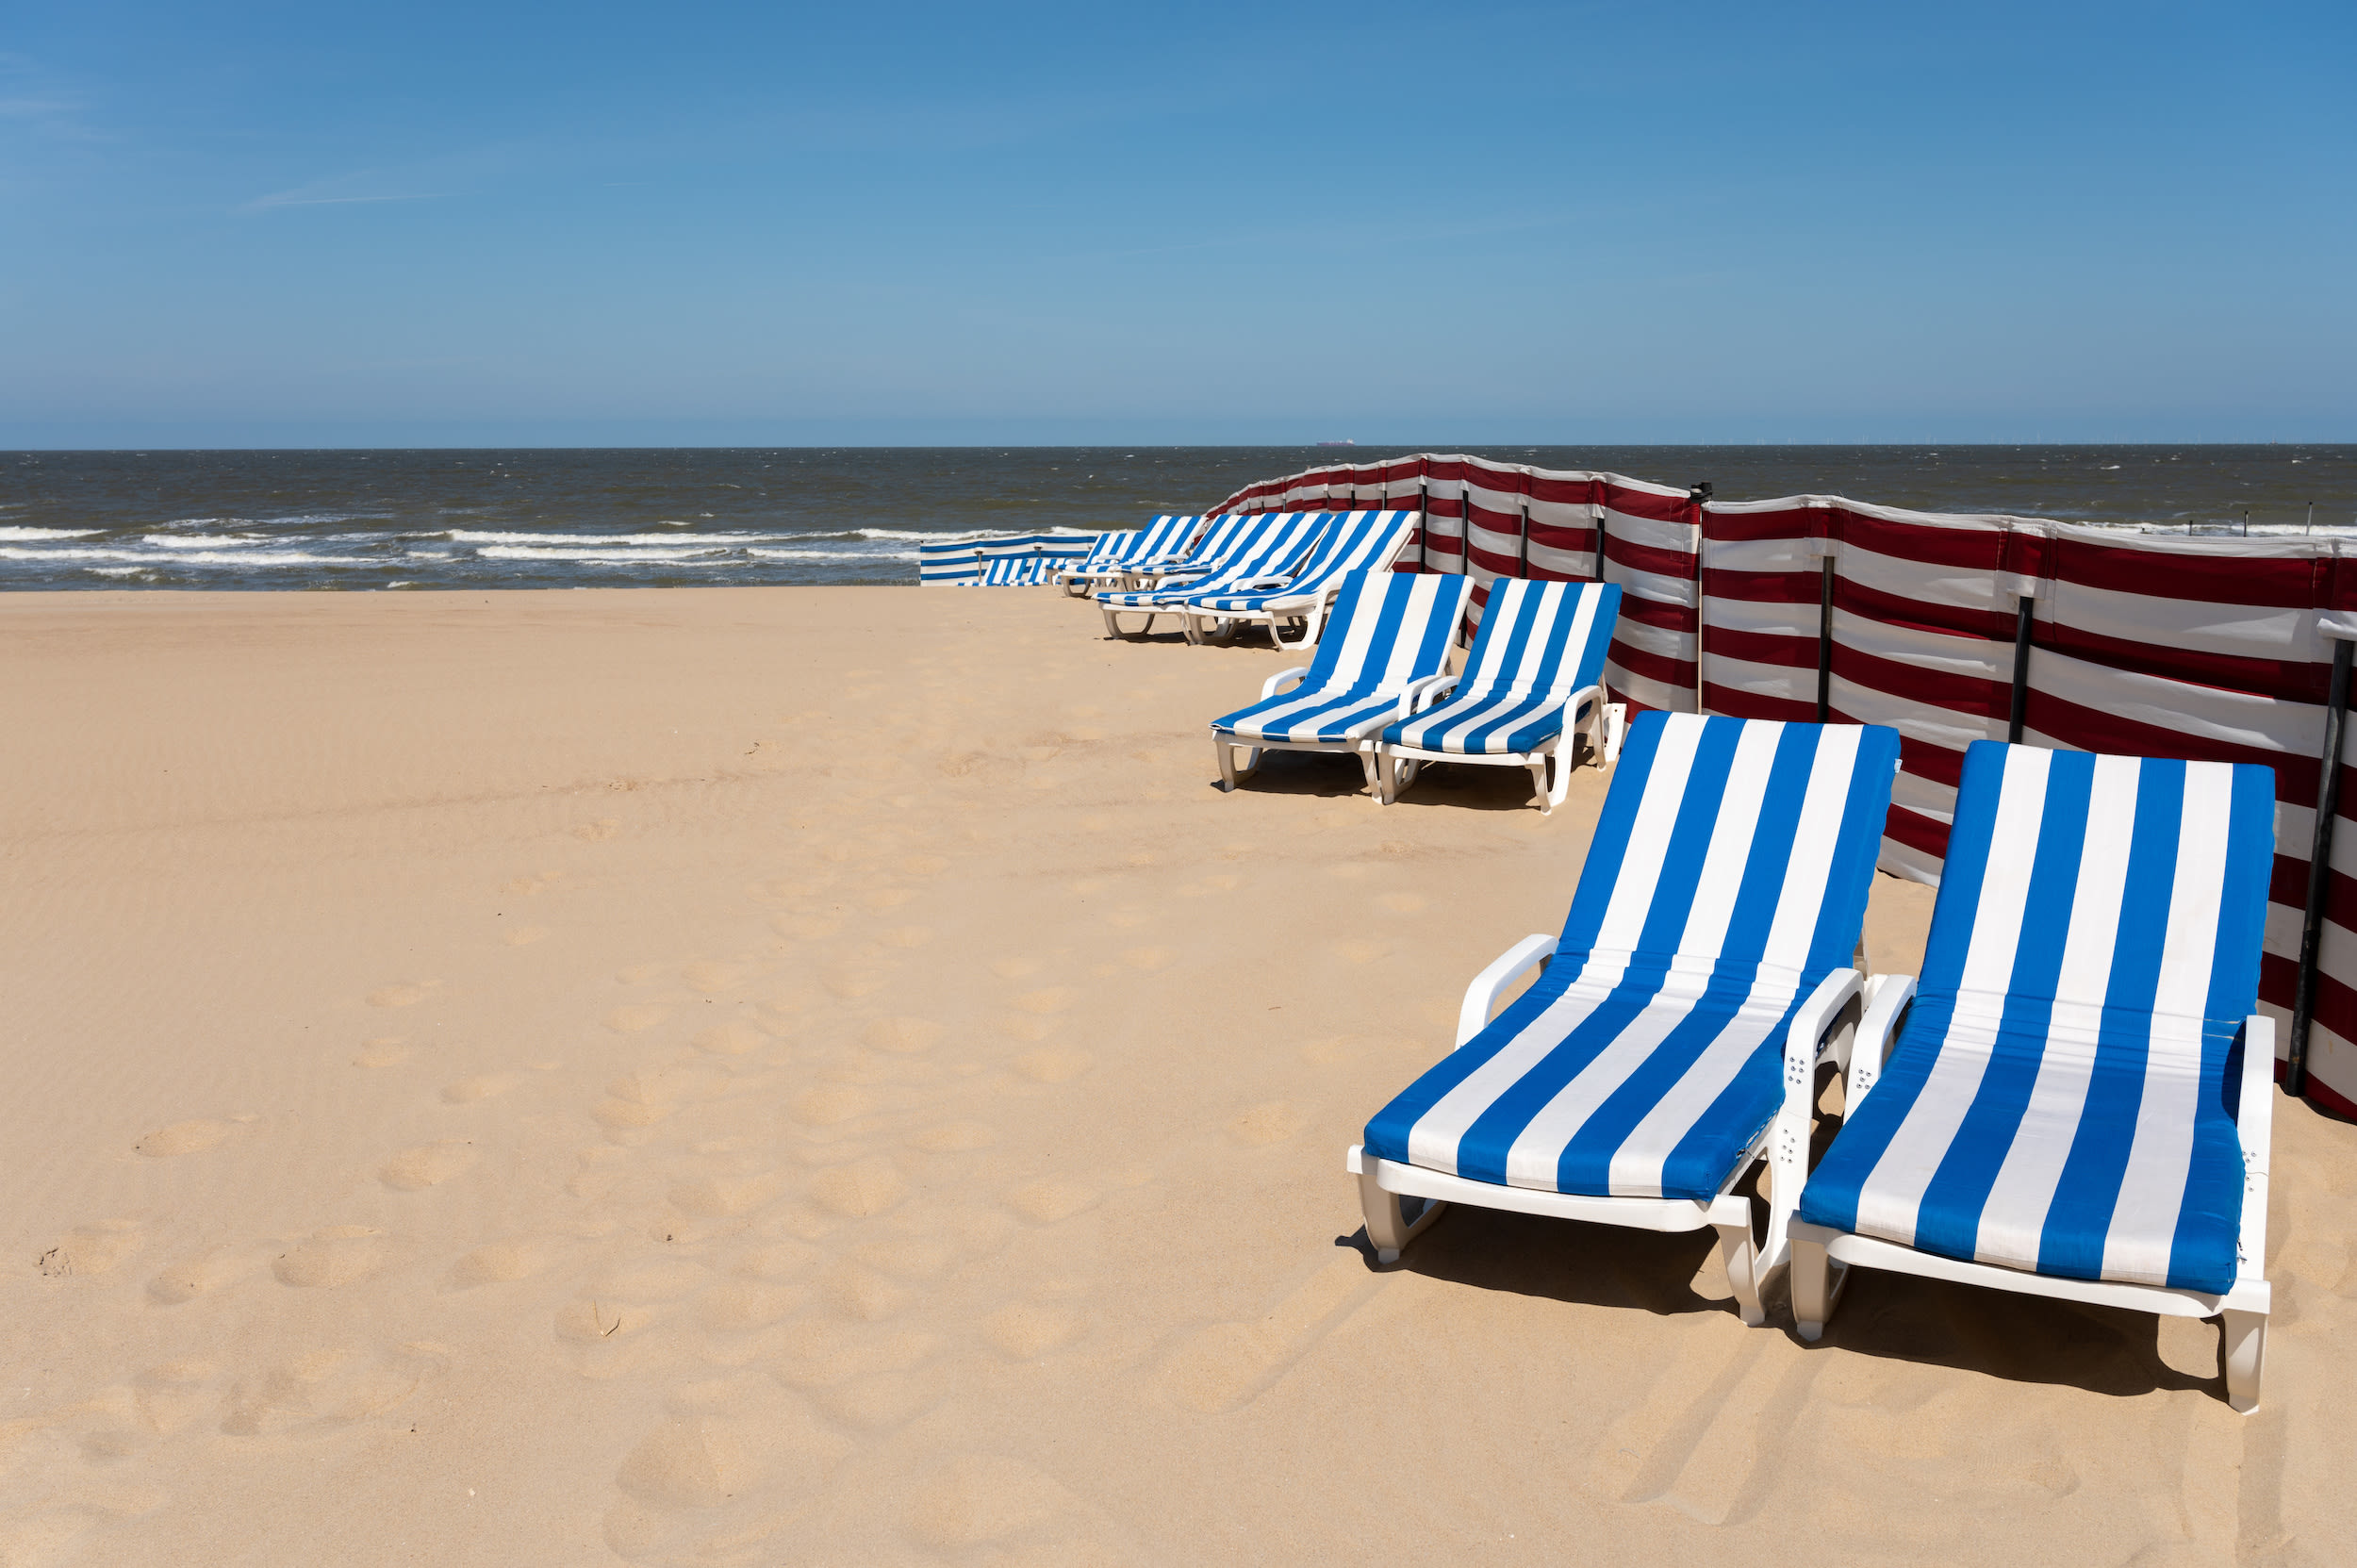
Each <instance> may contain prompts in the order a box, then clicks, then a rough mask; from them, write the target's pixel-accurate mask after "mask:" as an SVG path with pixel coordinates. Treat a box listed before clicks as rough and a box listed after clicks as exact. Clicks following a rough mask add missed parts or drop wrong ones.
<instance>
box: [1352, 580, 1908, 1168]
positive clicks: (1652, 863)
mask: <svg viewBox="0 0 2357 1568" xmlns="http://www.w3.org/2000/svg"><path fill="white" fill-rule="evenodd" d="M1495 603H1496V602H1495V601H1494V600H1493V601H1492V614H1494V613H1495ZM1898 761H1899V736H1898V734H1897V732H1895V731H1892V730H1888V729H1885V728H1883V727H1881V726H1879V725H1876V726H1857V725H1847V724H1844V725H1816V724H1780V723H1775V722H1772V721H1770V720H1765V719H1739V718H1697V717H1695V716H1693V715H1690V714H1675V715H1671V714H1662V713H1657V712H1655V713H1646V714H1643V715H1641V716H1640V717H1639V718H1638V720H1637V722H1636V723H1635V724H1634V725H1633V726H1631V728H1630V732H1629V741H1628V747H1627V750H1626V751H1624V752H1623V753H1622V755H1621V762H1620V767H1619V769H1618V771H1616V772H1615V773H1614V774H1613V777H1612V787H1611V789H1610V791H1609V792H1608V793H1607V795H1606V797H1605V804H1604V814H1603V817H1602V818H1601V819H1600V820H1599V821H1598V823H1597V826H1596V834H1595V839H1594V842H1593V844H1592V846H1591V848H1590V850H1589V852H1588V862H1587V864H1586V865H1585V866H1584V867H1581V869H1580V875H1579V889H1578V891H1577V892H1576V893H1575V894H1574V896H1573V899H1572V912H1571V917H1570V918H1569V919H1568V920H1567V921H1566V922H1565V923H1564V928H1563V935H1562V939H1561V942H1560V944H1559V946H1558V949H1557V950H1556V956H1555V958H1554V960H1553V962H1552V963H1551V964H1549V966H1547V970H1546V972H1545V973H1544V974H1543V975H1541V977H1540V979H1539V980H1538V982H1536V983H1535V984H1533V985H1532V986H1531V987H1530V989H1529V990H1527V991H1525V993H1524V994H1523V995H1522V996H1521V997H1520V998H1518V999H1515V1000H1514V1002H1513V1003H1511V1004H1510V1005H1509V1006H1508V1008H1507V1009H1506V1011H1505V1012H1503V1013H1501V1014H1499V1015H1498V1016H1497V1017H1496V1018H1495V1019H1494V1020H1492V1022H1491V1024H1490V1025H1489V1027H1488V1028H1486V1029H1484V1030H1483V1031H1482V1032H1480V1033H1478V1034H1476V1035H1475V1036H1474V1037H1473V1038H1472V1039H1471V1040H1469V1041H1467V1042H1466V1043H1465V1044H1464V1045H1462V1046H1460V1047H1459V1048H1457V1049H1456V1050H1455V1051H1453V1052H1452V1053H1450V1054H1449V1056H1447V1057H1446V1058H1445V1059H1443V1060H1442V1062H1441V1064H1440V1065H1438V1066H1436V1067H1434V1068H1433V1069H1432V1070H1431V1071H1430V1072H1427V1073H1426V1074H1425V1075H1424V1076H1423V1077H1422V1078H1420V1079H1418V1080H1417V1081H1415V1082H1414V1083H1413V1084H1411V1085H1410V1086H1409V1089H1408V1091H1407V1092H1406V1093H1405V1094H1403V1095H1401V1096H1400V1097H1399V1098H1397V1099H1395V1100H1393V1101H1392V1103H1391V1104H1390V1105H1388V1106H1386V1107H1384V1109H1383V1110H1382V1111H1381V1112H1380V1113H1379V1114H1377V1115H1376V1118H1375V1119H1374V1120H1373V1121H1371V1122H1369V1123H1368V1124H1367V1136H1366V1145H1367V1147H1368V1149H1369V1150H1370V1151H1371V1152H1373V1153H1375V1154H1377V1155H1380V1156H1381V1157H1382V1158H1384V1159H1386V1160H1393V1161H1398V1162H1401V1163H1404V1164H1415V1165H1421V1166H1423V1167H1425V1168H1426V1169H1427V1170H1437V1171H1444V1172H1448V1173H1450V1174H1453V1175H1457V1176H1463V1177H1468V1178H1471V1179H1473V1180H1479V1181H1493V1182H1499V1183H1503V1184H1504V1185H1507V1186H1510V1187H1526V1188H1531V1189H1535V1190H1538V1191H1541V1192H1563V1193H1584V1194H1589V1195H1593V1196H1601V1197H1680V1198H1693V1199H1696V1200H1698V1201H1699V1200H1706V1199H1708V1198H1709V1197H1712V1196H1713V1195H1715V1194H1716V1193H1717V1192H1718V1191H1719V1190H1720V1188H1721V1187H1722V1185H1723V1184H1724V1183H1725V1181H1726V1180H1727V1179H1728V1177H1730V1176H1731V1175H1733V1174H1734V1172H1735V1166H1736V1163H1737V1162H1738V1161H1739V1160H1740V1159H1741V1158H1742V1156H1743V1153H1744V1151H1745V1150H1746V1149H1748V1148H1749V1147H1751V1145H1752V1143H1753V1140H1754V1139H1755V1138H1756V1137H1757V1136H1758V1134H1759V1131H1760V1130H1761V1129H1762V1128H1764V1127H1766V1126H1767V1125H1768V1122H1769V1119H1770V1117H1772V1115H1773V1114H1775V1110H1776V1106H1777V1103H1778V1101H1779V1099H1780V1098H1781V1097H1782V1093H1783V1072H1782V1066H1781V1063H1782V1056H1783V1049H1784V1036H1785V1032H1786V1030H1787V1028H1788V1026H1789V1024H1790V1021H1791V1018H1792V1015H1793V1014H1794V1013H1795V1012H1796V1011H1797V1010H1798V1009H1799V1007H1800V1005H1801V1003H1802V1002H1803V1001H1805V1000H1806V999H1807V998H1808V995H1809V993H1810V992H1811V991H1812V990H1814V989H1815V988H1816V986H1817V984H1818V982H1820V981H1821V980H1822V979H1823V978H1824V977H1825V976H1826V975H1828V974H1830V973H1832V972H1833V971H1834V970H1836V969H1838V968H1842V967H1844V966H1847V965H1848V964H1849V962H1850V955H1851V953H1852V950H1853V949H1854V948H1855V946H1856V944H1857V938H1858V932H1859V928H1860V927H1861V926H1862V925H1863V923H1864V921H1865V918H1866V894H1867V887H1868V884H1869V883H1870V882H1871V879H1872V876H1873V871H1874V857H1875V854H1876V852H1877V850H1878V849H1879V848H1880V845H1881V839H1882V831H1883V817H1884V816H1885V814H1886V813H1887V811H1888V809H1889V804H1890V783H1891V775H1892V773H1893V772H1894V771H1895V770H1896V769H1897V767H1898Z"/></svg>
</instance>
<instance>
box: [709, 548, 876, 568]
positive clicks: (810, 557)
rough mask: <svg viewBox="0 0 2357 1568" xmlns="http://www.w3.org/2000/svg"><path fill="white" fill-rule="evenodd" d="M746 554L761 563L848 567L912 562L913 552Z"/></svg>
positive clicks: (769, 552)
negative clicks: (826, 563) (819, 563)
mask: <svg viewBox="0 0 2357 1568" xmlns="http://www.w3.org/2000/svg"><path fill="white" fill-rule="evenodd" d="M745 553H746V554H748V555H750V556H752V557H753V558H754V559H756V560H762V561H837V562H840V563H842V564H843V565H845V566H849V565H851V564H852V563H854V562H858V561H914V560H915V559H916V558H917V555H916V552H915V551H914V550H748V551H747V552H745Z"/></svg>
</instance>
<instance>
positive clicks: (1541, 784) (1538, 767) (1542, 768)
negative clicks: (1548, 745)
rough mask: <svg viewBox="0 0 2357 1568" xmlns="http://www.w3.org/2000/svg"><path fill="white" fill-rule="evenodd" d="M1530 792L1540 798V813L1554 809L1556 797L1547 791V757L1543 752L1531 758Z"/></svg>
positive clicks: (1544, 814) (1546, 812)
mask: <svg viewBox="0 0 2357 1568" xmlns="http://www.w3.org/2000/svg"><path fill="white" fill-rule="evenodd" d="M1530 792H1531V794H1533V795H1535V796H1537V797H1538V798H1539V815H1540V816H1541V817H1544V816H1547V815H1548V814H1549V813H1550V812H1551V811H1553V810H1554V803H1553V801H1554V798H1553V797H1552V796H1550V795H1549V794H1548V793H1547V759H1546V755H1545V753H1543V752H1541V753H1539V754H1537V755H1534V756H1533V757H1532V758H1531V759H1530Z"/></svg>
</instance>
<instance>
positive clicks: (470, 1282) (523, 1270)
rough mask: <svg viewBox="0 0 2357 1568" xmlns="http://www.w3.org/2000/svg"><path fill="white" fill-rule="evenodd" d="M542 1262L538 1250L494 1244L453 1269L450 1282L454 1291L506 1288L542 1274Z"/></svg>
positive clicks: (477, 1250) (460, 1262)
mask: <svg viewBox="0 0 2357 1568" xmlns="http://www.w3.org/2000/svg"><path fill="white" fill-rule="evenodd" d="M541 1264H542V1259H541V1254H540V1251H539V1249H538V1248H537V1247H534V1246H526V1245H524V1244H521V1243H512V1242H494V1243H492V1244H491V1245H490V1246H478V1247H476V1248H475V1249H474V1250H473V1251H471V1252H470V1253H468V1254H467V1255H466V1256H465V1257H463V1258H461V1259H459V1260H458V1261H457V1262H456V1263H453V1264H451V1265H450V1276H449V1279H448V1280H447V1281H446V1282H447V1285H448V1288H450V1289H452V1290H472V1289H473V1288H474V1287H475V1286H477V1285H503V1284H506V1283H509V1282H510V1281H512V1280H517V1279H531V1278H532V1277H533V1276H534V1275H536V1274H537V1273H539V1272H540V1268H541Z"/></svg>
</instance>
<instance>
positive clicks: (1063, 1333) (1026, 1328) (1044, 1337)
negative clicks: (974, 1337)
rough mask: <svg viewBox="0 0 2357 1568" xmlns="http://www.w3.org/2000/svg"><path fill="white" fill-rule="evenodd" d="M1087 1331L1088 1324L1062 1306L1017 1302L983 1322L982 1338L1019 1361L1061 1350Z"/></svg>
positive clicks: (992, 1314) (1034, 1358)
mask: <svg viewBox="0 0 2357 1568" xmlns="http://www.w3.org/2000/svg"><path fill="white" fill-rule="evenodd" d="M1087 1332H1088V1323H1087V1322H1086V1320H1084V1319H1082V1318H1080V1317H1079V1316H1078V1315H1076V1314H1074V1313H1072V1312H1065V1311H1064V1310H1063V1308H1061V1307H1047V1306H1041V1305H1038V1304H1036V1303H1033V1302H1029V1301H1018V1302H1015V1303H1014V1305H1012V1306H1007V1307H1001V1308H999V1309H998V1311H997V1312H993V1313H991V1314H990V1316H988V1317H986V1318H984V1319H983V1320H982V1338H984V1339H986V1340H988V1341H989V1342H990V1343H991V1345H993V1346H994V1347H995V1348H997V1350H998V1351H1000V1352H1001V1353H1002V1354H1004V1355H1007V1356H1010V1357H1012V1358H1014V1360H1016V1361H1018V1362H1028V1361H1035V1360H1037V1359H1038V1358H1040V1357H1042V1356H1045V1355H1047V1353H1048V1352H1050V1351H1053V1350H1061V1349H1063V1347H1064V1346H1065V1345H1070V1344H1072V1343H1073V1342H1074V1341H1076V1340H1078V1339H1079V1338H1080V1336H1081V1335H1083V1334H1085V1333H1087Z"/></svg>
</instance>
